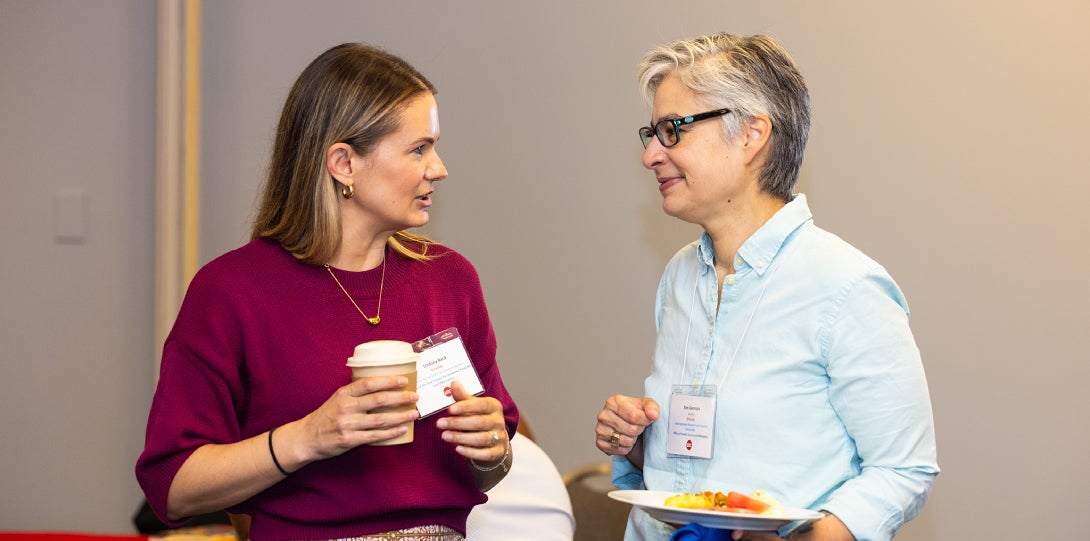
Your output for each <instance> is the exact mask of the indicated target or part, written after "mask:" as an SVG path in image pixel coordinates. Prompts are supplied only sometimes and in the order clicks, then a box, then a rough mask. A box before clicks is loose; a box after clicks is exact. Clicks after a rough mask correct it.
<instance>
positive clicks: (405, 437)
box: [347, 340, 420, 445]
mask: <svg viewBox="0 0 1090 541" xmlns="http://www.w3.org/2000/svg"><path fill="white" fill-rule="evenodd" d="M419 358H420V354H418V353H417V352H415V351H413V346H412V344H410V343H408V342H399V341H397V340H374V341H371V342H365V343H363V344H360V345H358V346H356V349H355V351H353V353H352V356H351V357H349V358H348V363H347V365H348V367H349V368H351V369H352V380H353V381H355V380H357V379H360V378H370V377H375V376H405V378H406V379H408V380H409V384H408V385H406V386H405V390H407V391H413V392H415V391H416V361H417V359H419ZM413 409H416V406H415V405H413V404H406V405H404V406H397V407H388V408H376V409H374V410H371V411H374V412H383V411H411V410H413ZM405 427H406V428H408V430H407V431H406V432H405V433H404V434H402V435H400V436H398V437H395V438H390V439H388V440H383V441H378V442H375V443H372V444H371V445H398V444H401V443H410V442H412V441H413V422H412V421H409V422H407V423H405Z"/></svg>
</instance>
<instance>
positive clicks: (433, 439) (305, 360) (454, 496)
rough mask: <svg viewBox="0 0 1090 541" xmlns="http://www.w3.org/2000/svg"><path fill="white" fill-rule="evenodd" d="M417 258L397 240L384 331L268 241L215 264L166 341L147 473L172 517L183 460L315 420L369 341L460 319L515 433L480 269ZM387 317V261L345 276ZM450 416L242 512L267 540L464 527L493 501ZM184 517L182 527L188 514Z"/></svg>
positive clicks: (357, 453)
mask: <svg viewBox="0 0 1090 541" xmlns="http://www.w3.org/2000/svg"><path fill="white" fill-rule="evenodd" d="M429 248H430V249H429V254H436V255H440V257H438V258H436V259H434V260H432V261H428V262H419V261H411V260H409V259H407V258H405V257H401V256H399V255H397V254H396V253H394V252H393V251H390V250H389V249H388V257H387V262H386V280H385V286H384V289H383V295H382V323H381V324H379V325H378V326H377V327H371V326H369V325H368V324H367V322H366V321H364V319H363V317H362V316H360V314H359V312H357V311H356V309H355V308H354V307H353V306H352V303H350V302H349V301H348V298H347V297H345V295H344V293H343V292H342V291H341V290H340V288H339V287H337V284H336V283H335V282H334V281H333V278H331V277H330V276H329V274H328V273H327V272H326V270H325V269H324V268H323V267H321V266H317V267H316V266H311V265H306V264H303V263H300V262H298V261H297V260H296V259H295V258H293V257H292V256H291V255H290V254H289V253H287V252H286V251H284V250H283V249H282V248H281V247H280V246H279V245H278V244H277V243H275V242H273V241H269V240H255V241H252V242H250V243H249V244H248V245H246V246H244V247H242V248H239V249H237V250H234V251H231V252H228V253H227V254H224V255H223V256H220V257H219V258H217V259H215V260H214V261H212V262H210V263H209V264H208V265H206V266H205V267H203V268H202V269H201V270H200V272H198V273H197V275H196V276H195V277H194V278H193V281H192V283H191V284H190V286H189V290H188V291H187V292H186V297H185V300H184V302H183V303H182V307H181V310H180V312H179V314H178V319H177V321H175V323H174V328H173V329H172V330H171V332H170V335H169V336H168V337H167V339H166V344H165V346H164V348H163V361H162V368H161V372H160V378H159V385H158V388H157V389H156V391H155V397H154V399H153V402H152V406H151V414H150V415H149V418H148V427H147V434H146V440H145V448H144V452H143V454H141V456H140V458H139V460H138V461H137V464H136V477H137V480H138V481H139V482H140V486H141V487H142V488H143V489H144V493H145V494H146V495H147V498H148V501H149V502H150V503H151V507H152V509H154V510H155V512H156V513H157V514H158V515H159V516H160V518H164V517H165V516H166V505H167V492H168V490H169V489H170V484H171V482H172V481H173V479H174V476H175V475H176V474H177V473H178V469H179V468H180V467H181V466H182V463H183V462H185V460H186V459H187V458H189V456H190V454H192V453H193V451H195V450H196V449H197V448H198V447H200V446H202V445H205V444H208V443H232V442H236V441H239V440H242V439H246V438H250V437H252V436H255V435H258V434H261V433H263V432H266V431H268V430H269V429H270V428H273V427H277V426H280V425H282V424H284V423H287V422H290V421H294V420H297V419H300V418H302V417H303V416H305V415H307V414H308V413H310V412H312V411H314V410H315V409H317V408H318V407H319V406H321V405H322V403H323V402H325V401H326V400H327V399H328V398H329V397H330V396H331V395H332V394H333V392H334V391H335V390H336V389H337V388H339V387H341V386H343V385H346V384H348V383H349V382H350V381H351V372H350V370H349V369H348V368H347V367H346V366H345V361H346V360H347V358H348V357H349V356H350V355H351V354H352V350H353V348H354V347H355V346H356V344H359V343H362V342H366V341H370V340H380V339H385V340H402V341H406V342H412V341H416V340H419V339H422V338H425V337H427V336H430V335H432V334H434V333H436V332H438V331H441V330H443V329H446V328H448V327H457V329H458V332H459V333H460V334H461V336H462V340H463V342H464V343H465V346H466V349H467V351H468V353H469V357H470V359H471V360H472V361H473V365H474V367H475V368H476V370H477V373H478V375H479V376H480V379H481V383H482V384H483V385H484V388H485V394H486V395H488V396H492V397H494V398H496V399H498V400H499V401H500V402H501V403H502V404H503V409H504V417H505V419H506V421H507V432H508V435H513V434H514V433H515V426H516V424H517V422H518V411H517V409H516V407H515V404H514V402H513V401H512V399H511V396H510V395H509V394H508V392H507V389H506V387H504V384H503V381H502V380H501V379H500V373H499V369H498V367H497V366H496V339H495V335H494V334H493V331H492V324H491V322H490V321H489V319H488V311H487V309H486V308H485V303H484V297H483V295H482V292H481V286H480V281H479V279H478V276H477V272H476V270H475V269H474V268H473V266H472V265H471V264H470V263H469V261H467V260H466V259H465V258H464V257H462V256H461V255H460V254H458V253H456V252H454V251H452V250H450V249H447V248H444V247H442V246H437V245H432V246H430V247H429ZM334 272H336V274H337V278H338V279H339V280H340V281H341V283H342V284H344V287H345V289H347V290H348V292H349V293H351V294H352V296H353V298H354V299H355V300H356V303H357V304H359V306H360V308H362V309H363V310H364V312H365V313H367V315H374V312H375V305H376V303H377V300H378V291H379V282H380V279H381V276H382V267H381V266H379V267H378V268H375V269H373V270H369V271H364V272H356V273H353V272H344V271H337V270H335V271H334ZM444 415H446V414H445V412H440V413H437V414H435V415H433V416H431V417H428V418H426V419H421V420H418V421H417V422H416V427H415V429H414V430H415V436H414V441H413V442H412V443H411V444H407V445H395V446H388V447H383V446H361V447H358V448H356V449H353V450H351V451H349V452H347V453H345V454H343V455H341V456H338V457H334V458H330V459H327V460H321V461H318V462H314V463H312V464H309V465H307V466H306V467H304V468H302V469H300V470H299V471H297V472H295V473H293V474H292V475H291V476H290V477H288V478H286V479H284V480H283V481H281V482H280V483H278V484H276V485H274V486H272V487H270V488H268V489H266V490H265V491H263V492H261V493H259V494H257V495H255V496H254V497H252V498H250V499H249V500H247V501H245V502H243V503H242V504H239V505H237V506H235V507H233V508H231V509H230V510H229V511H231V512H235V513H245V514H249V515H252V516H253V523H252V525H251V530H250V535H251V538H252V539H255V540H258V541H264V540H278V539H334V538H342V537H353V536H362V535H365V534H369V533H376V532H383V531H389V530H396V529H399V528H407V527H412V526H418V525H423V524H443V525H446V526H449V527H451V528H454V529H456V530H459V531H462V532H464V531H465V523H466V516H467V515H468V514H469V510H470V509H471V508H472V507H473V506H474V505H476V504H479V503H481V502H483V501H484V500H485V496H484V494H483V493H481V492H480V490H478V489H477V486H476V484H475V483H474V481H473V478H472V475H471V473H470V471H469V466H468V465H467V463H466V461H465V460H464V459H463V458H462V457H461V456H459V455H458V454H456V453H455V452H454V446H453V445H452V444H449V443H446V442H444V441H442V440H441V439H440V431H439V430H438V429H437V428H436V426H435V421H436V420H437V419H439V418H440V417H442V416H444ZM175 524H177V523H175Z"/></svg>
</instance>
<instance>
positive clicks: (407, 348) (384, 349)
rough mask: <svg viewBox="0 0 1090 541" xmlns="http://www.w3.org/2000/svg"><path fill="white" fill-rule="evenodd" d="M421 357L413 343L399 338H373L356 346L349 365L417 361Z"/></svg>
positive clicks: (376, 364) (380, 364)
mask: <svg viewBox="0 0 1090 541" xmlns="http://www.w3.org/2000/svg"><path fill="white" fill-rule="evenodd" d="M419 357H420V355H419V354H418V353H416V352H415V351H413V346H412V344H410V343H408V342H401V341H399V340H372V341H371V342H364V343H362V344H360V345H358V346H356V350H355V351H353V352H352V356H351V357H349V358H348V363H347V365H348V366H353V367H358V366H386V365H390V364H402V363H407V362H416V360H417V359H418V358H419Z"/></svg>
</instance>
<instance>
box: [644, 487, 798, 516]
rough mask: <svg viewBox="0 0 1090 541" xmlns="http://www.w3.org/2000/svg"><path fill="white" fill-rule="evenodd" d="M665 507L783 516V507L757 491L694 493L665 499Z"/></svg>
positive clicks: (769, 496)
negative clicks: (746, 492) (748, 493)
mask: <svg viewBox="0 0 1090 541" xmlns="http://www.w3.org/2000/svg"><path fill="white" fill-rule="evenodd" d="M665 505H667V506H670V507H681V508H684V509H705V510H709V511H723V512H726V513H748V514H751V515H766V516H778V515H782V514H783V506H781V505H780V502H778V501H776V498H773V497H772V496H771V495H770V494H769V493H767V492H764V491H762V490H758V491H757V492H754V493H753V494H751V495H749V496H747V495H745V494H742V493H740V492H734V491H730V492H727V493H726V494H723V493H722V492H711V491H704V492H694V493H691V494H689V493H686V494H677V495H674V496H670V497H668V498H666V502H665Z"/></svg>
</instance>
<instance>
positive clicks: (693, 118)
mask: <svg viewBox="0 0 1090 541" xmlns="http://www.w3.org/2000/svg"><path fill="white" fill-rule="evenodd" d="M730 112H731V111H730V109H716V110H714V111H708V112H706V113H699V114H695V115H690V116H686V117H682V118H664V119H662V120H660V121H658V122H656V123H655V124H653V125H651V126H643V127H641V128H640V141H641V142H643V148H647V145H649V144H651V136H652V135H654V136H655V137H656V138H657V139H658V140H659V144H661V145H662V148H670V147H673V146H676V145H677V144H678V143H680V142H681V130H679V129H678V128H680V127H682V126H684V125H686V124H692V123H693V122H699V121H701V120H707V119H709V118H715V117H717V116H723V115H725V114H727V113H730ZM660 126H661V127H662V129H660ZM666 127H669V128H668V129H669V130H670V131H671V132H672V133H673V135H674V142H673V143H670V144H666V140H665V139H664V138H663V136H662V134H663V131H664V130H665V129H667V128H666Z"/></svg>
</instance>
